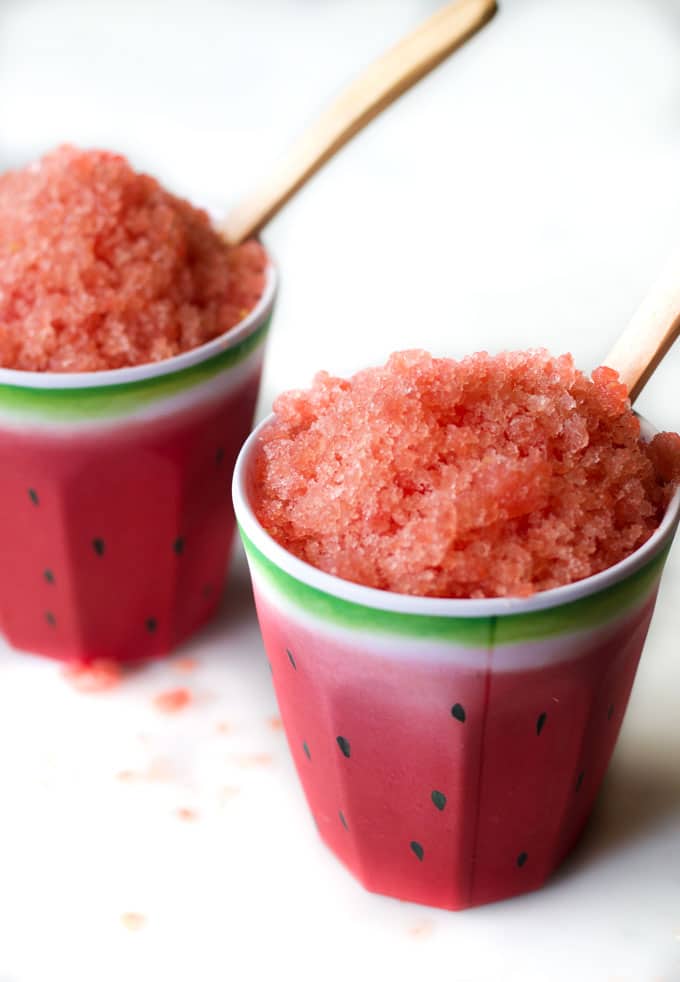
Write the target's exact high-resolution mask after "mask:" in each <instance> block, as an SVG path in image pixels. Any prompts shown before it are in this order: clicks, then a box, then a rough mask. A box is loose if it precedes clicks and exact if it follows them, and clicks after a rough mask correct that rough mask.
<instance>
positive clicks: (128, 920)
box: [120, 910, 146, 931]
mask: <svg viewBox="0 0 680 982" xmlns="http://www.w3.org/2000/svg"><path fill="white" fill-rule="evenodd" d="M120 922H121V924H122V925H123V927H125V928H127V929H128V931H140V930H141V929H142V928H143V927H145V926H146V916H145V915H144V914H140V913H139V912H138V911H133V910H128V911H126V912H125V913H124V914H121V915H120Z"/></svg>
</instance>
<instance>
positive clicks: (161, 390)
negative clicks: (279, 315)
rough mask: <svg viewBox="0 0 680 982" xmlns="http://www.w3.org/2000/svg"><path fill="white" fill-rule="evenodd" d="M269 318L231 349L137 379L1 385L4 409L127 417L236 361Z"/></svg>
mask: <svg viewBox="0 0 680 982" xmlns="http://www.w3.org/2000/svg"><path fill="white" fill-rule="evenodd" d="M270 323H271V314H270V315H269V317H268V318H267V319H266V320H265V321H264V323H263V324H262V325H261V326H260V327H258V328H257V330H255V331H253V333H252V334H250V335H249V336H248V337H247V338H244V340H243V341H241V343H240V344H237V345H235V346H234V347H233V348H227V350H226V351H220V352H218V353H217V354H216V355H214V356H213V357H212V358H209V359H207V360H206V361H203V362H200V363H199V364H197V365H191V366H189V367H188V368H183V369H180V370H179V371H176V372H169V373H168V374H167V375H156V376H154V377H153V378H148V379H142V380H141V381H139V382H121V383H119V384H117V385H116V384H113V385H93V386H84V387H83V388H67V389H35V388H31V387H30V386H22V385H0V412H6V413H11V414H14V415H30V416H33V417H42V418H49V419H52V420H66V421H68V420H74V421H77V420H84V419H101V418H103V417H109V416H123V415H125V414H126V413H129V412H133V411H134V410H136V409H139V408H140V407H142V406H146V405H148V404H149V403H152V402H156V401H160V400H161V399H168V398H170V397H172V396H176V395H179V394H180V393H182V392H186V391H187V390H188V389H191V388H193V387H194V386H196V385H199V384H200V383H201V382H207V381H209V380H210V379H211V378H214V377H215V376H216V375H218V374H219V373H220V372H223V371H225V369H227V368H231V367H232V366H234V365H237V364H238V363H239V362H241V361H243V360H244V359H245V358H247V357H248V355H249V354H250V353H251V352H252V351H254V350H255V349H256V348H257V347H258V346H259V345H260V344H261V343H262V342H263V341H264V339H265V337H266V335H267V331H268V330H269V325H270ZM17 374H20V373H18V372H17Z"/></svg>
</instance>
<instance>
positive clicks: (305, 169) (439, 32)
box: [221, 0, 496, 245]
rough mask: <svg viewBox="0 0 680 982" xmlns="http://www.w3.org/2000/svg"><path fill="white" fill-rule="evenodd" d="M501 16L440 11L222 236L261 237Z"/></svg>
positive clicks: (469, 7) (479, 0) (304, 140)
mask: <svg viewBox="0 0 680 982" xmlns="http://www.w3.org/2000/svg"><path fill="white" fill-rule="evenodd" d="M495 12H496V0H457V2H456V3H449V4H447V5H446V6H445V7H442V9H441V10H438V11H437V13H435V14H434V15H433V16H432V17H430V18H429V19H428V20H426V21H425V23H424V24H421V25H420V27H418V28H417V29H416V30H415V31H413V33H412V34H409V35H408V36H407V37H405V38H404V39H403V40H401V41H400V42H399V43H398V44H397V45H396V46H395V47H394V48H392V49H390V50H389V51H388V52H386V54H384V55H383V56H382V57H381V58H379V59H378V60H377V61H375V62H374V63H373V64H372V65H371V66H370V67H369V68H367V69H366V71H365V72H363V73H362V74H361V75H360V76H359V77H358V78H357V79H355V80H354V81H353V82H352V83H350V85H349V86H348V87H347V88H346V89H345V90H344V91H343V92H342V93H341V94H340V96H338V98H337V99H336V100H335V101H334V102H333V103H332V104H331V105H330V106H329V107H328V108H327V109H326V110H325V112H323V113H322V115H321V116H320V117H319V118H318V119H317V120H316V122H315V123H313V124H312V125H311V126H310V127H309V129H308V130H307V131H306V132H305V133H304V134H303V135H302V137H301V138H300V139H299V140H298V141H297V143H295V144H294V146H293V147H292V148H291V150H290V151H289V152H288V154H287V155H286V156H285V157H284V159H283V160H282V161H281V163H280V165H279V167H278V168H277V170H276V171H275V172H274V173H273V174H271V175H270V177H269V178H268V179H267V180H265V181H264V183H263V184H262V185H261V186H260V187H259V188H257V190H256V191H255V192H254V193H252V194H251V195H249V196H248V197H247V198H245V199H244V200H243V201H242V202H241V203H240V204H238V205H236V207H235V208H234V209H233V210H232V211H231V213H230V214H229V215H228V216H227V218H226V220H225V221H224V223H223V225H222V227H221V232H222V235H223V237H224V238H225V239H226V241H227V242H228V243H229V244H231V245H236V244H238V243H239V242H242V241H243V240H244V239H247V238H248V237H249V236H251V235H254V234H255V233H256V232H258V231H259V230H260V229H261V228H262V227H263V226H264V225H266V224H267V222H268V221H269V220H270V219H271V218H273V216H274V215H275V214H276V213H277V212H278V211H279V209H280V208H282V207H283V205H285V203H286V202H287V201H288V200H289V198H291V197H292V195H293V194H295V192H296V191H297V190H298V189H299V188H300V187H302V185H303V184H304V183H305V182H306V181H307V180H308V179H309V178H310V177H311V176H312V174H314V173H315V172H316V171H317V170H318V169H319V168H320V167H321V166H322V165H323V164H324V163H325V162H326V161H327V160H329V159H330V158H331V157H332V156H333V155H334V154H335V153H337V151H338V150H339V149H340V148H341V147H342V146H344V144H345V143H347V141H348V140H351V138H352V137H353V136H354V135H355V134H356V133H358V132H359V130H361V129H362V128H363V127H364V126H366V124H367V123H369V122H370V121H371V120H372V119H373V118H374V117H375V116H377V115H378V113H380V112H382V110H383V109H385V108H386V106H389V104H390V103H391V102H393V101H394V100H395V99H396V98H397V97H398V96H400V95H401V94H402V92H405V91H406V89H408V88H410V86H412V85H414V84H415V82H417V81H418V80H419V79H421V78H422V77H423V76H424V75H426V74H427V73H428V72H429V71H431V70H432V69H433V68H435V67H436V65H438V64H439V63H440V62H441V61H443V60H444V58H446V57H447V55H449V54H451V52H452V51H455V49H456V48H457V47H459V46H460V45H461V44H462V43H463V42H464V41H466V40H467V39H468V38H469V37H470V36H471V35H472V34H474V33H475V31H477V30H479V28H480V27H482V26H483V25H484V24H485V23H486V22H487V21H488V20H490V18H491V17H493V15H494V13H495Z"/></svg>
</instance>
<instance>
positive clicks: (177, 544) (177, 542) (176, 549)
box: [172, 536, 184, 556]
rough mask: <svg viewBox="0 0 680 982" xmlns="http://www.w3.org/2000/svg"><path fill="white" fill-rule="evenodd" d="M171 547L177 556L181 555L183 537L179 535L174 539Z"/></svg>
mask: <svg viewBox="0 0 680 982" xmlns="http://www.w3.org/2000/svg"><path fill="white" fill-rule="evenodd" d="M172 548H173V551H174V552H175V553H176V554H177V555H178V556H181V555H182V553H183V552H184V539H183V538H182V537H181V536H180V538H179V539H175V541H174V542H173V544H172Z"/></svg>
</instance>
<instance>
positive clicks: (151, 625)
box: [146, 617, 158, 634]
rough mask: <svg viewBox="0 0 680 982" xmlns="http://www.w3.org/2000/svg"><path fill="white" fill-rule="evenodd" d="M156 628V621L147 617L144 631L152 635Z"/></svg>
mask: <svg viewBox="0 0 680 982" xmlns="http://www.w3.org/2000/svg"><path fill="white" fill-rule="evenodd" d="M157 627H158V621H157V620H156V618H155V617H149V618H148V619H147V621H146V629H147V631H148V632H149V634H153V633H154V631H155V630H156V628H157Z"/></svg>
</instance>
